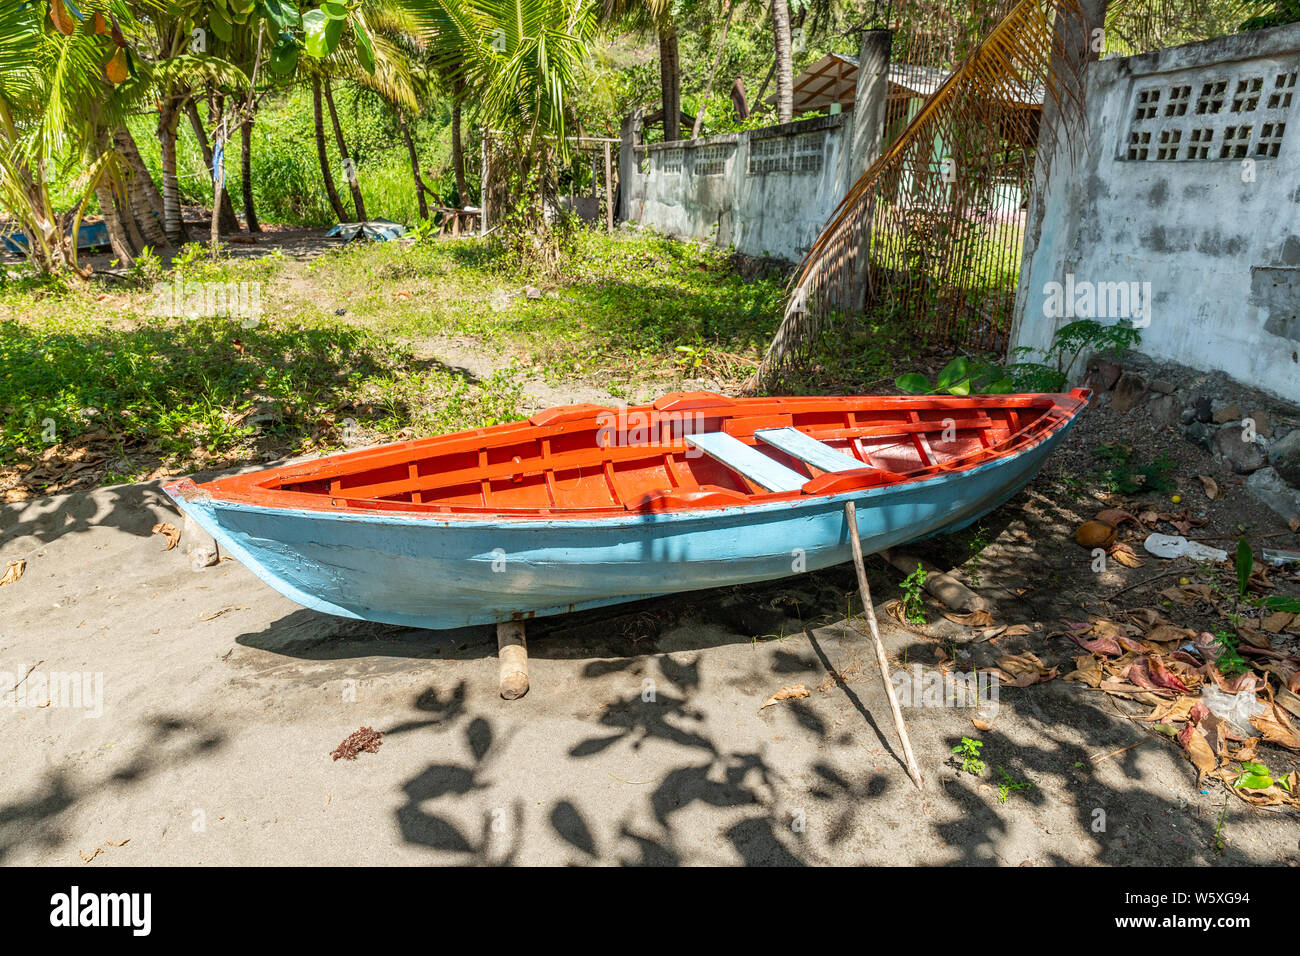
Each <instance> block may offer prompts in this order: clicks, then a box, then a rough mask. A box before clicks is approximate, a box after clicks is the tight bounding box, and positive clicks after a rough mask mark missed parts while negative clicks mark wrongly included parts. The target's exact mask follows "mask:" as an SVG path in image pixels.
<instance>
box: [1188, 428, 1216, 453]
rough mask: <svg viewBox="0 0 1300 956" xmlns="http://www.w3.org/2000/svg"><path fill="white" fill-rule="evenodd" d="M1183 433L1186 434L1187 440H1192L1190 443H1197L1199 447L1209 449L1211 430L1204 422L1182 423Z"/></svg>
mask: <svg viewBox="0 0 1300 956" xmlns="http://www.w3.org/2000/svg"><path fill="white" fill-rule="evenodd" d="M1183 434H1184V435H1186V436H1187V440H1188V441H1190V442H1192V444H1194V445H1199V446H1200V447H1201V448H1204V449H1205V450H1206V451H1209V449H1210V435H1211V431H1210V426H1209V425H1207V424H1205V422H1191V423H1190V424H1187V425H1184V426H1183Z"/></svg>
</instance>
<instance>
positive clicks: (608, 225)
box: [604, 143, 614, 232]
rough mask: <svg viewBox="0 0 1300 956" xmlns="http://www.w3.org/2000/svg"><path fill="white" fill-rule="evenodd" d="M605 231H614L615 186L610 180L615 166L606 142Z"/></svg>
mask: <svg viewBox="0 0 1300 956" xmlns="http://www.w3.org/2000/svg"><path fill="white" fill-rule="evenodd" d="M604 146H605V231H606V232H613V231H614V187H613V185H612V184H611V183H610V180H611V179H613V178H614V170H613V166H612V165H611V164H610V158H609V143H605V144H604Z"/></svg>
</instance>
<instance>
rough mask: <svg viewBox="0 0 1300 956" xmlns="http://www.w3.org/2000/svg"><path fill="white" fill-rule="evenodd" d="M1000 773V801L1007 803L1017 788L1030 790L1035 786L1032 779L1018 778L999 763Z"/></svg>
mask: <svg viewBox="0 0 1300 956" xmlns="http://www.w3.org/2000/svg"><path fill="white" fill-rule="evenodd" d="M998 775H999V776H1001V777H1002V782H1001V783H999V784H998V803H1006V802H1007V801H1008V800H1010V799H1011V795H1012V794H1013V793H1015V792H1016V791H1017V790H1030V789H1032V788H1033V786H1034V782H1033V781H1032V780H1017V779H1016V778H1015V777H1013V776H1011V774H1009V773H1007V771H1006V768H1005V767H1003V766H1002V765H1001V764H998Z"/></svg>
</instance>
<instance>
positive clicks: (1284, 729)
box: [1250, 702, 1300, 750]
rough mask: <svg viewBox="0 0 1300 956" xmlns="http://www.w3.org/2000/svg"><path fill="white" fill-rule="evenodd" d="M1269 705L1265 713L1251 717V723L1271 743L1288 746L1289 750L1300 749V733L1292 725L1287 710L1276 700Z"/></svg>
mask: <svg viewBox="0 0 1300 956" xmlns="http://www.w3.org/2000/svg"><path fill="white" fill-rule="evenodd" d="M1267 707H1268V709H1267V710H1265V711H1264V713H1262V714H1256V715H1255V716H1254V717H1252V718H1250V723H1251V725H1252V726H1253V727H1254V728H1255V729H1256V730H1258V731H1259V732H1260V733H1261V734H1263V735H1264V739H1265V740H1266V741H1268V742H1269V743H1271V744H1277V745H1278V746H1279V747H1286V748H1287V749H1288V750H1300V734H1297V733H1296V729H1295V727H1293V726H1292V725H1291V720H1290V718H1288V717H1287V715H1286V711H1284V710H1283V709H1282V708H1281V707H1279V706H1278V705H1277V703H1276V702H1274V703H1271V704H1268V705H1267Z"/></svg>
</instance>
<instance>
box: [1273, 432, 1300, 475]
mask: <svg viewBox="0 0 1300 956" xmlns="http://www.w3.org/2000/svg"><path fill="white" fill-rule="evenodd" d="M1268 458H1269V463H1270V464H1271V465H1272V466H1273V468H1274V470H1276V471H1277V473H1278V475H1279V476H1281V478H1282V479H1283V480H1284V481H1286V482H1287V483H1288V484H1290V485H1291V486H1292V487H1295V488H1300V428H1297V429H1295V430H1294V431H1292V432H1290V433H1288V434H1287V435H1286V436H1285V437H1284V438H1282V439H1281V440H1280V441H1277V442H1275V443H1274V444H1273V448H1272V450H1271V451H1270V452H1269V455H1268Z"/></svg>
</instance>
